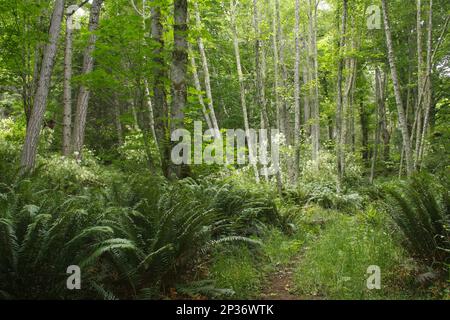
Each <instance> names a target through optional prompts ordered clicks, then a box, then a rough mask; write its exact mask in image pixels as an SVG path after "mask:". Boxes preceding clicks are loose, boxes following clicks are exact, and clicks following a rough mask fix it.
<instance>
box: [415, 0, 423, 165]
mask: <svg viewBox="0 0 450 320" xmlns="http://www.w3.org/2000/svg"><path fill="white" fill-rule="evenodd" d="M416 4H417V21H416V22H417V23H416V29H417V30H416V33H417V96H418V97H420V96H421V95H422V86H423V56H422V1H421V0H417V3H416ZM419 103H420V102H419V99H417V103H416V110H415V112H416V116H415V121H416V152H415V158H414V167H417V162H418V160H419V149H420V138H419V137H420V136H421V133H420V131H421V130H422V124H421V121H422V106H421V105H420V104H419Z"/></svg>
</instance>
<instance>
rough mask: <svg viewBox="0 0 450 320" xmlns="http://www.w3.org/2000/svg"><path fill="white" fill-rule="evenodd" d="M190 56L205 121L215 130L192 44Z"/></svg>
mask: <svg viewBox="0 0 450 320" xmlns="http://www.w3.org/2000/svg"><path fill="white" fill-rule="evenodd" d="M189 56H190V58H191V67H192V75H193V78H194V85H195V90H197V91H198V102H199V103H200V105H201V106H202V112H203V116H204V117H205V121H206V123H207V124H208V128H209V129H210V130H214V129H215V128H214V126H213V124H212V121H211V118H210V117H209V114H208V110H207V109H206V105H205V101H204V100H203V94H202V93H201V92H202V86H201V84H200V79H199V77H198V72H197V64H196V62H195V57H194V53H193V51H192V49H191V48H190V45H189Z"/></svg>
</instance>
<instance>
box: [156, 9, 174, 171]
mask: <svg viewBox="0 0 450 320" xmlns="http://www.w3.org/2000/svg"><path fill="white" fill-rule="evenodd" d="M151 36H152V39H153V41H154V43H155V48H154V50H153V68H152V76H153V103H152V105H153V108H154V109H153V110H154V114H155V117H154V118H155V130H156V136H157V138H158V139H157V140H158V146H159V155H160V162H161V169H162V172H163V174H164V175H165V176H168V174H169V173H168V167H169V163H170V148H169V140H168V135H169V128H168V123H169V122H168V114H169V108H168V105H167V94H166V88H165V80H166V79H167V71H166V68H165V65H166V63H165V61H164V55H163V49H164V45H165V44H164V31H163V25H162V21H161V7H160V5H159V4H158V2H157V1H156V0H153V3H152V8H151Z"/></svg>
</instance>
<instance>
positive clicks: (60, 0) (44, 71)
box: [21, 0, 65, 173]
mask: <svg viewBox="0 0 450 320" xmlns="http://www.w3.org/2000/svg"><path fill="white" fill-rule="evenodd" d="M64 2H65V1H64V0H56V1H55V5H54V9H53V14H52V18H51V23H50V29H49V43H48V44H47V45H46V46H45V49H44V56H43V59H42V66H41V72H40V77H39V82H38V87H37V90H36V94H35V97H34V101H33V110H32V112H31V117H30V121H29V123H28V126H27V133H26V136H25V143H24V145H23V150H22V157H21V167H22V169H21V170H22V171H21V172H22V173H23V172H25V171H28V170H32V169H33V167H34V165H35V161H36V153H37V147H38V143H39V136H40V132H41V128H42V121H43V119H44V113H45V109H46V107H47V97H48V93H49V89H50V80H51V76H52V72H53V67H54V62H55V56H56V51H57V48H58V39H59V33H60V30H61V22H62V18H63V14H64Z"/></svg>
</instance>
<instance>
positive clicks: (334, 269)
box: [295, 216, 403, 299]
mask: <svg viewBox="0 0 450 320" xmlns="http://www.w3.org/2000/svg"><path fill="white" fill-rule="evenodd" d="M361 218H362V217H345V216H343V217H341V218H340V219H338V220H336V221H335V222H333V223H332V224H331V225H330V226H328V227H327V229H326V230H325V232H324V234H323V235H322V237H321V238H320V239H319V240H318V241H317V242H316V243H313V244H312V245H311V246H310V247H308V250H307V252H306V254H305V256H304V257H303V259H302V261H301V263H300V266H299V268H298V269H297V271H296V275H295V283H296V288H297V290H298V292H299V293H302V294H307V295H319V296H325V297H327V298H331V299H371V298H388V297H389V296H390V294H391V291H392V290H394V289H395V286H394V285H393V283H392V281H393V279H396V278H399V275H398V274H397V273H398V272H399V270H398V266H399V265H400V263H401V261H402V259H403V252H402V250H401V248H399V247H398V246H397V245H396V243H395V241H394V240H393V238H392V236H391V235H390V234H388V233H387V232H386V230H385V226H384V224H382V223H374V222H373V221H372V223H369V222H367V221H366V222H364V220H361ZM364 219H365V218H364ZM371 265H377V266H379V267H380V269H381V273H382V274H381V276H382V283H381V286H382V289H381V290H372V291H371V290H368V289H367V287H366V271H367V268H368V267H369V266H371ZM397 285H398V284H397Z"/></svg>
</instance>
